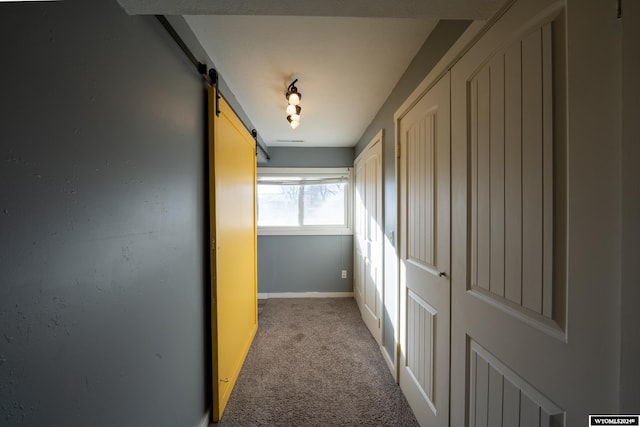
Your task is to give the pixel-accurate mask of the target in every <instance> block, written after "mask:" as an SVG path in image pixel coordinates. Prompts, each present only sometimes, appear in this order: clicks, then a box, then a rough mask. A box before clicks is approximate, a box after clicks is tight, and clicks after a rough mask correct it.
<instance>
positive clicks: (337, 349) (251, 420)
mask: <svg viewBox="0 0 640 427" xmlns="http://www.w3.org/2000/svg"><path fill="white" fill-rule="evenodd" d="M217 425H221V426H417V425H418V423H417V421H416V419H415V417H414V416H413V413H412V412H411V409H410V408H409V405H408V403H407V401H406V400H405V398H404V396H403V394H402V392H401V391H400V388H399V387H398V385H397V384H396V383H395V381H394V379H393V377H392V376H391V373H390V372H389V369H388V367H387V365H386V363H385V362H384V360H383V358H382V355H381V353H380V349H379V347H378V345H377V343H376V342H375V340H374V339H373V337H372V336H371V334H370V333H369V331H368V330H367V328H366V327H365V325H364V323H363V322H362V320H361V317H360V312H359V311H358V307H357V306H356V303H355V301H354V300H353V299H352V298H304V299H269V300H268V302H267V303H266V304H262V312H261V314H260V315H259V327H258V332H257V334H256V337H255V341H254V343H253V345H252V347H251V349H250V351H249V354H248V356H247V359H246V361H245V364H244V366H243V368H242V371H241V373H240V376H239V378H238V381H237V383H236V387H235V389H234V391H233V393H232V394H231V397H230V399H229V403H228V405H227V408H226V410H225V412H224V414H223V417H222V420H221V421H220V422H219V423H218V424H217Z"/></svg>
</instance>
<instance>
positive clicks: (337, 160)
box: [258, 147, 353, 293]
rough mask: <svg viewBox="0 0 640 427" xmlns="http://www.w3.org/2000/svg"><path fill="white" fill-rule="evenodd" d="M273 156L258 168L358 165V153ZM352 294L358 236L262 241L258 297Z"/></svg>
mask: <svg viewBox="0 0 640 427" xmlns="http://www.w3.org/2000/svg"><path fill="white" fill-rule="evenodd" d="M269 154H270V156H271V160H270V161H269V162H268V163H266V164H262V163H261V164H258V166H259V167H290V168H294V167H296V168H319V167H327V168H339V167H352V166H353V148H338V147H336V148H314V147H269ZM341 270H347V278H346V279H342V278H341V276H340V271H341ZM352 291H353V236H258V292H259V293H277V292H352Z"/></svg>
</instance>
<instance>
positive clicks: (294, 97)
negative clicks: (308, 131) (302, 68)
mask: <svg viewBox="0 0 640 427" xmlns="http://www.w3.org/2000/svg"><path fill="white" fill-rule="evenodd" d="M297 81H298V79H295V80H294V81H292V82H291V84H290V85H289V87H287V95H286V97H287V102H288V103H289V105H287V121H288V122H289V124H290V125H291V128H292V129H295V128H297V127H298V126H300V112H301V111H302V107H301V106H300V99H302V94H301V93H300V92H298V88H297V87H296V86H295V84H296V82H297Z"/></svg>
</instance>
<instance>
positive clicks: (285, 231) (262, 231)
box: [258, 227, 353, 236]
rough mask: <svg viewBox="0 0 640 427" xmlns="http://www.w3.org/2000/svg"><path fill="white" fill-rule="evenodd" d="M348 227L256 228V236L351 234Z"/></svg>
mask: <svg viewBox="0 0 640 427" xmlns="http://www.w3.org/2000/svg"><path fill="white" fill-rule="evenodd" d="M352 235H353V230H352V229H350V228H323V229H319V228H279V227H269V228H266V227H265V228H258V236H352Z"/></svg>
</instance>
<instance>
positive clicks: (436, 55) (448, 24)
mask: <svg viewBox="0 0 640 427" xmlns="http://www.w3.org/2000/svg"><path fill="white" fill-rule="evenodd" d="M469 24H470V21H446V20H445V21H440V22H439V23H438V25H437V26H436V27H435V28H434V30H433V31H432V32H431V34H430V35H429V37H428V38H427V40H426V41H425V42H424V44H423V45H422V47H421V48H420V50H419V51H418V53H417V54H416V56H415V57H414V58H413V60H412V61H411V63H410V64H409V67H407V70H406V71H405V72H404V74H403V75H402V77H401V78H400V80H399V81H398V83H397V84H396V86H395V87H394V89H393V91H392V92H391V94H390V95H389V97H388V98H387V100H386V101H385V103H384V104H383V105H382V108H380V111H378V113H377V114H376V116H375V118H374V119H373V121H372V122H371V124H370V125H369V126H368V128H367V130H366V131H365V132H364V134H363V135H362V137H361V138H360V140H359V141H358V144H357V145H356V147H355V155H356V156H357V155H358V154H360V152H362V150H364V148H365V147H366V146H367V144H368V143H369V141H371V139H373V137H375V135H376V134H377V133H378V132H379V131H380V129H383V130H384V137H383V145H382V157H383V159H382V160H383V168H382V169H383V170H382V173H383V176H384V178H383V179H384V209H383V215H384V233H385V236H386V239H385V240H386V241H387V242H391V244H387V245H385V252H384V257H385V269H384V276H385V283H396V282H397V275H398V270H397V261H396V260H397V251H396V248H395V242H396V241H397V239H396V237H397V211H398V204H397V194H396V178H395V175H396V169H395V138H394V131H395V129H394V123H393V115H394V113H395V112H396V110H397V109H398V108H399V107H400V105H401V104H402V103H403V102H404V101H405V100H406V99H407V98H408V97H409V95H410V94H411V92H413V91H414V90H415V89H416V88H417V87H418V85H419V84H420V83H421V82H422V80H424V78H425V77H426V76H427V74H429V72H430V71H431V70H432V69H433V67H434V66H435V65H436V64H437V63H438V61H439V60H440V58H442V56H443V55H444V54H445V53H446V52H447V50H449V48H450V47H451V46H452V45H453V43H455V41H456V40H457V39H458V38H459V37H460V35H462V33H463V32H464V30H466V29H467V27H468V26H469ZM397 297H398V296H397V293H396V292H385V302H384V306H385V310H384V313H383V321H384V328H385V334H384V343H383V345H384V348H385V350H386V351H387V353H388V354H389V355H390V356H391V357H393V354H394V352H395V351H396V343H395V340H394V331H395V330H396V328H397V321H396V320H395V319H397V318H398V313H396V312H395V311H393V307H396V306H397Z"/></svg>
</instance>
